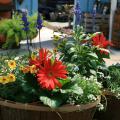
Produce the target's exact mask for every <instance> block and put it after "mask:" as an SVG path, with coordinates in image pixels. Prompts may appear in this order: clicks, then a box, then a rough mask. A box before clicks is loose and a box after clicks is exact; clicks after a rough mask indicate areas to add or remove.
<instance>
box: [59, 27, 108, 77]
mask: <svg viewBox="0 0 120 120" xmlns="http://www.w3.org/2000/svg"><path fill="white" fill-rule="evenodd" d="M97 34H98V33H96V34H92V35H90V34H85V33H84V31H83V28H81V27H79V26H77V27H76V28H75V31H74V33H73V37H71V38H65V39H63V41H62V42H61V44H59V45H58V51H59V52H60V53H61V59H62V61H64V62H65V63H66V64H67V66H68V71H69V73H70V75H74V74H76V73H80V74H81V75H84V76H87V77H89V76H91V75H97V72H98V68H99V67H100V66H103V65H105V62H104V59H103V58H109V52H108V51H107V50H106V49H104V48H99V47H98V46H95V45H93V41H92V38H93V37H94V36H95V35H97ZM99 34H100V33H99ZM98 44H99V43H98ZM102 44H103V42H102ZM101 50H103V51H104V50H106V51H107V52H108V54H104V53H101V52H100V51H101Z"/></svg>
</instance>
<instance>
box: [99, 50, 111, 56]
mask: <svg viewBox="0 0 120 120" xmlns="http://www.w3.org/2000/svg"><path fill="white" fill-rule="evenodd" d="M100 54H101V55H102V54H104V55H109V52H107V51H104V50H100Z"/></svg>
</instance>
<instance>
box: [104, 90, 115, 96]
mask: <svg viewBox="0 0 120 120" xmlns="http://www.w3.org/2000/svg"><path fill="white" fill-rule="evenodd" d="M102 93H103V95H111V96H116V94H115V93H113V92H111V91H110V90H109V89H104V90H103V91H102Z"/></svg>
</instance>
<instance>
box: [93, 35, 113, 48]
mask: <svg viewBox="0 0 120 120" xmlns="http://www.w3.org/2000/svg"><path fill="white" fill-rule="evenodd" d="M92 44H93V45H94V46H98V47H100V48H107V47H108V46H109V45H110V46H112V45H113V44H112V43H111V42H110V41H108V40H106V38H105V36H104V35H103V33H102V34H97V35H96V36H94V37H93V38H92Z"/></svg>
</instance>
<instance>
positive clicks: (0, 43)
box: [0, 35, 6, 48]
mask: <svg viewBox="0 0 120 120" xmlns="http://www.w3.org/2000/svg"><path fill="white" fill-rule="evenodd" d="M5 41H6V38H5V36H4V35H0V48H2V45H3V44H4V43H5Z"/></svg>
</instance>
